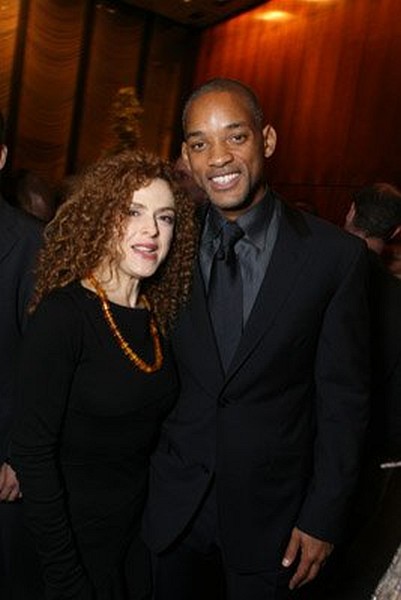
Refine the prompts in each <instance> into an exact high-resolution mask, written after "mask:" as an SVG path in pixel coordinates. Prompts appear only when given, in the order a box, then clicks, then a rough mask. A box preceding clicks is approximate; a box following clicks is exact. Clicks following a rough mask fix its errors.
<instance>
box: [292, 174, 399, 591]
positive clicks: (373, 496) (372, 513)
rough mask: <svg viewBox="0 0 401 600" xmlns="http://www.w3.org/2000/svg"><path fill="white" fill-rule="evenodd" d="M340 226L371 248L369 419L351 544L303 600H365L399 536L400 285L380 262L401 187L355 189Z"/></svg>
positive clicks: (394, 227)
mask: <svg viewBox="0 0 401 600" xmlns="http://www.w3.org/2000/svg"><path fill="white" fill-rule="evenodd" d="M344 228H345V229H346V230H347V231H348V232H349V233H351V234H353V235H355V236H357V237H359V238H361V239H362V240H364V241H365V242H366V244H367V246H368V249H369V265H370V292H369V305H370V315H371V324H370V325H371V339H372V349H371V355H372V383H371V385H372V387H371V418H370V421H369V427H368V432H367V437H366V443H365V452H364V459H363V462H362V469H361V474H360V478H359V482H358V486H357V493H356V496H355V498H354V501H353V511H352V512H351V518H350V520H349V528H348V539H349V544H348V546H347V547H346V548H342V549H341V551H340V552H339V553H338V555H337V557H336V556H334V557H333V561H332V563H331V567H332V568H330V565H329V566H328V567H329V568H328V570H327V573H326V575H327V581H324V580H323V581H322V582H321V585H320V586H319V585H316V586H315V587H316V589H314V588H313V587H312V588H311V589H310V590H308V591H307V593H306V595H305V598H306V600H321V599H322V598H324V599H325V600H366V598H369V597H370V596H371V594H372V593H373V590H374V588H375V585H376V583H377V581H378V579H379V578H380V576H381V575H382V574H383V572H384V571H385V569H386V567H387V565H388V564H389V563H390V561H391V557H392V556H393V554H394V552H395V550H396V548H397V546H398V544H399V540H400V539H401V524H400V516H399V510H400V506H401V472H400V469H399V468H397V467H396V465H397V463H398V461H400V460H401V394H400V390H401V282H400V281H399V280H398V279H397V278H395V277H394V276H393V275H392V274H391V273H390V272H389V271H388V270H387V268H386V266H385V264H384V263H383V261H382V259H381V256H382V253H383V250H384V248H385V246H386V244H387V243H388V242H389V240H391V239H393V238H394V237H395V236H396V235H397V234H398V233H399V231H400V230H401V192H400V190H398V189H397V188H395V187H394V186H392V185H390V184H388V183H376V184H373V185H372V186H367V187H364V188H362V189H361V190H359V191H358V192H357V193H355V194H354V196H353V201H352V204H351V207H350V209H349V211H348V214H347V216H346V218H345V224H344ZM383 466H384V467H385V468H383ZM372 540H374V544H372ZM312 591H313V594H312ZM301 597H302V598H303V596H301ZM377 597H378V598H380V599H381V600H384V598H390V596H384V595H378V596H377ZM391 598H392V596H391Z"/></svg>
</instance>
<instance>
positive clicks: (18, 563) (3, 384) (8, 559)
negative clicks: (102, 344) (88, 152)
mask: <svg viewBox="0 0 401 600" xmlns="http://www.w3.org/2000/svg"><path fill="white" fill-rule="evenodd" d="M6 158H7V146H6V145H5V121H4V118H3V116H2V114H1V113H0V171H1V170H2V169H3V167H4V166H5V163H6ZM41 242H42V228H41V226H40V225H39V223H37V222H36V221H35V220H34V219H31V218H30V217H29V216H27V215H26V214H24V213H23V212H22V211H20V210H18V209H16V208H14V207H12V206H10V205H9V204H8V203H7V202H6V201H5V199H4V198H3V197H2V196H1V194H0V289H1V293H0V365H1V366H0V597H1V598H2V599H4V600H26V598H30V599H32V600H36V599H38V600H39V598H42V595H41V589H40V585H39V584H40V578H39V577H37V575H36V574H37V572H38V559H37V557H36V556H35V553H34V549H33V544H32V542H31V540H30V538H29V536H28V535H27V534H26V532H25V531H24V528H23V526H22V506H21V492H20V487H19V482H18V479H17V477H16V474H15V470H14V468H13V465H12V463H11V462H10V455H9V437H10V430H11V426H12V421H13V416H14V413H15V409H16V398H15V372H16V365H17V357H18V353H19V350H20V345H21V340H22V335H23V331H24V329H25V326H26V322H27V316H28V315H27V307H28V303H29V300H30V296H31V293H32V289H33V264H34V260H35V257H36V255H37V252H38V250H39V247H40V245H41Z"/></svg>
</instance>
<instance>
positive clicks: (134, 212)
mask: <svg viewBox="0 0 401 600" xmlns="http://www.w3.org/2000/svg"><path fill="white" fill-rule="evenodd" d="M139 214H140V213H139V210H138V209H137V208H130V209H129V210H128V215H129V216H130V217H138V216H139Z"/></svg>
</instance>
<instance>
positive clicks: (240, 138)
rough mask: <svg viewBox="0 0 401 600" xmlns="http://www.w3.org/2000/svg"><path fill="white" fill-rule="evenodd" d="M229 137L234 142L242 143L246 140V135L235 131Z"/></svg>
mask: <svg viewBox="0 0 401 600" xmlns="http://www.w3.org/2000/svg"><path fill="white" fill-rule="evenodd" d="M231 139H232V141H233V142H234V143H236V144H242V142H245V140H246V135H245V133H236V134H235V135H232V136H231Z"/></svg>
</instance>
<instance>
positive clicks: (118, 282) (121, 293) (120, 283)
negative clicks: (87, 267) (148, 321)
mask: <svg viewBox="0 0 401 600" xmlns="http://www.w3.org/2000/svg"><path fill="white" fill-rule="evenodd" d="M93 276H94V277H95V278H96V280H97V282H98V283H99V285H100V286H101V287H102V289H103V290H104V292H105V294H106V296H107V298H108V300H110V302H113V303H114V304H119V305H121V306H127V307H130V308H134V307H135V306H137V305H138V298H139V289H140V281H139V280H138V279H136V278H134V277H129V276H122V275H121V274H118V275H117V274H116V273H114V272H110V271H107V272H105V271H104V270H102V269H95V270H94V271H93ZM82 284H83V285H84V286H85V287H87V288H89V289H91V290H92V291H95V290H94V289H93V286H92V285H91V283H90V282H89V281H88V280H87V279H85V280H83V281H82Z"/></svg>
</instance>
